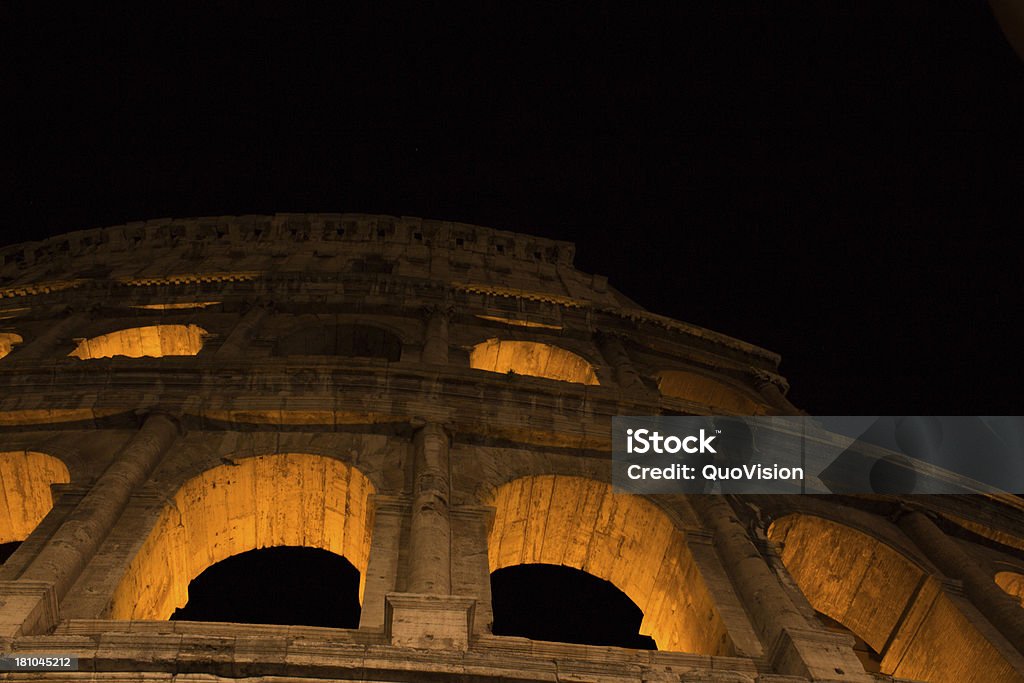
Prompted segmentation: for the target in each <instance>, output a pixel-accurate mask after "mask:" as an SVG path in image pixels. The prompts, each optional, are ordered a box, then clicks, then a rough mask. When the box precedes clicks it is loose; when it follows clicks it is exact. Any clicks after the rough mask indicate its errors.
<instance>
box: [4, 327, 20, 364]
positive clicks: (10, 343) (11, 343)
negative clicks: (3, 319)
mask: <svg viewBox="0 0 1024 683" xmlns="http://www.w3.org/2000/svg"><path fill="white" fill-rule="evenodd" d="M21 342H22V338H21V336H20V335H17V334H14V333H13V332H0V358H3V357H4V356H6V355H7V354H9V353H10V352H11V350H12V349H13V348H14V347H15V346H17V345H18V344H20V343H21Z"/></svg>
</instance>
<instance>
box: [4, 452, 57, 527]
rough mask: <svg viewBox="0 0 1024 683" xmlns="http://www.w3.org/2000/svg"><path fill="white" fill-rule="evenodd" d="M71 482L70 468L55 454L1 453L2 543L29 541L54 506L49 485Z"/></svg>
mask: <svg viewBox="0 0 1024 683" xmlns="http://www.w3.org/2000/svg"><path fill="white" fill-rule="evenodd" d="M69 481H71V475H70V474H69V473H68V468H67V467H66V466H65V465H64V463H63V462H61V461H60V460H58V459H57V458H55V457H53V456H52V455H46V454H45V453H36V452H34V451H6V452H0V543H8V542H10V541H24V540H25V539H26V538H28V535H29V534H31V533H32V530H33V529H35V528H36V525H37V524H39V522H41V521H42V520H43V517H45V516H46V513H48V512H49V511H50V508H52V507H53V494H52V493H51V491H50V485H51V484H66V483H68V482H69Z"/></svg>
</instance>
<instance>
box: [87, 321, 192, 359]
mask: <svg viewBox="0 0 1024 683" xmlns="http://www.w3.org/2000/svg"><path fill="white" fill-rule="evenodd" d="M206 334H207V333H206V330H204V329H203V328H201V327H198V326H196V325H150V326H148V327H132V328H129V329H127V330H118V331H117V332H111V333H110V334H103V335H100V336H99V337H93V338H92V339H83V340H81V341H80V342H78V348H76V349H75V350H74V351H72V352H71V353H69V354H68V355H69V356H74V357H75V358H81V359H83V360H86V359H92V358H113V357H114V356H127V357H128V358H143V357H151V358H162V357H164V356H194V355H196V354H197V353H199V350H200V349H202V348H203V337H205V336H206Z"/></svg>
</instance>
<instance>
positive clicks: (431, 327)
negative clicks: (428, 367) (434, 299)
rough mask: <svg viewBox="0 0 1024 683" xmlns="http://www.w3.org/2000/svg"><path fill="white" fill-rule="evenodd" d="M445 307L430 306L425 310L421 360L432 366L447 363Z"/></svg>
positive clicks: (447, 312)
mask: <svg viewBox="0 0 1024 683" xmlns="http://www.w3.org/2000/svg"><path fill="white" fill-rule="evenodd" d="M450 315H451V311H450V309H449V308H448V307H447V306H431V307H430V308H429V309H427V325H426V332H425V333H424V335H423V354H422V356H421V360H422V361H423V362H424V363H430V364H432V365H447V363H448V317H449V316H450Z"/></svg>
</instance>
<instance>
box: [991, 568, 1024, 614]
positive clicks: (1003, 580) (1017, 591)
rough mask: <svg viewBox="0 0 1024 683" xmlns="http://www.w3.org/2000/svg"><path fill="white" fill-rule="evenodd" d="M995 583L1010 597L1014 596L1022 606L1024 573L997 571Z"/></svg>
mask: <svg viewBox="0 0 1024 683" xmlns="http://www.w3.org/2000/svg"><path fill="white" fill-rule="evenodd" d="M995 581H996V585H998V586H999V587H1000V588H1002V589H1003V592H1004V593H1006V594H1007V595H1009V596H1010V597H1013V598H1016V599H1017V601H1018V602H1020V606H1021V607H1024V574H1018V573H1017V572H999V573H998V574H996V576H995Z"/></svg>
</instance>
